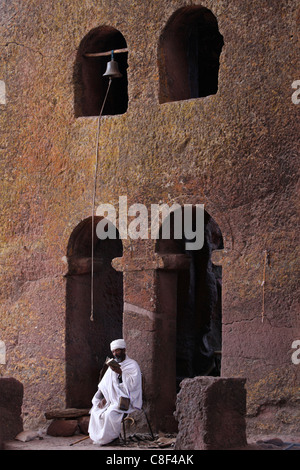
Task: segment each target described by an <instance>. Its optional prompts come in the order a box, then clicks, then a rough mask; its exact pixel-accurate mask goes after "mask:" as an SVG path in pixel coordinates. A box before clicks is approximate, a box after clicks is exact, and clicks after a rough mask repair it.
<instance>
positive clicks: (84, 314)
mask: <svg viewBox="0 0 300 470" xmlns="http://www.w3.org/2000/svg"><path fill="white" fill-rule="evenodd" d="M100 219H101V218H100V217H95V234H94V312H93V321H91V318H90V312H91V241H92V233H91V230H92V218H91V217H89V218H88V219H85V220H83V221H82V222H81V223H80V224H79V225H78V226H77V227H76V228H75V230H74V231H73V233H72V234H71V237H70V240H69V244H68V249H67V258H68V266H69V269H68V273H67V275H66V280H67V286H66V405H67V407H75V408H88V407H89V406H90V405H91V398H92V397H93V395H94V393H95V392H96V390H97V384H98V381H99V372H100V370H101V368H102V366H103V363H104V361H105V358H106V355H107V352H108V351H109V343H110V341H112V340H113V339H115V338H117V337H121V336H122V315H123V275H122V273H120V272H117V271H115V270H114V269H113V267H112V266H111V261H112V259H113V258H117V257H121V256H122V253H123V248H122V242H121V240H120V239H119V238H117V239H115V240H112V239H106V240H99V238H97V236H96V226H97V223H98V222H99V220H100Z"/></svg>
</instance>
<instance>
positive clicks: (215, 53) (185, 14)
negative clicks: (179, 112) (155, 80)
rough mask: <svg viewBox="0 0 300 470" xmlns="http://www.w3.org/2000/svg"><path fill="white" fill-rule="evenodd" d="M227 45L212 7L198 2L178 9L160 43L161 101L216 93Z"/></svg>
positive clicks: (167, 25)
mask: <svg viewBox="0 0 300 470" xmlns="http://www.w3.org/2000/svg"><path fill="white" fill-rule="evenodd" d="M223 45H224V41H223V36H222V35H221V34H220V32H219V28H218V22H217V19H216V17H215V16H214V15H213V13H212V12H211V11H210V10H208V9H207V8H204V7H202V6H195V5H194V6H187V7H182V8H180V9H179V10H177V11H176V12H175V13H174V14H173V15H172V16H171V17H170V19H169V21H168V22H167V24H166V26H165V28H164V30H163V31H162V34H161V36H160V40H159V45H158V67H159V102H160V103H161V104H162V103H167V102H171V101H180V100H187V99H191V98H200V97H204V96H209V95H213V94H216V93H217V91H218V73H219V57H220V54H221V51H222V47H223Z"/></svg>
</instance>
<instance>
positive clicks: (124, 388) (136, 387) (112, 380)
mask: <svg viewBox="0 0 300 470" xmlns="http://www.w3.org/2000/svg"><path fill="white" fill-rule="evenodd" d="M119 365H120V367H121V370H122V383H119V380H118V374H117V373H116V372H114V371H113V370H112V369H111V368H110V367H109V368H108V369H107V371H106V372H105V374H104V376H103V378H102V380H101V381H100V383H99V385H98V392H97V393H96V394H95V395H94V398H93V400H92V403H93V405H94V406H95V405H96V406H97V405H98V403H99V401H100V397H99V395H100V393H99V392H101V393H102V394H103V395H104V398H105V400H106V407H107V406H110V405H117V404H118V403H119V398H120V397H121V396H123V397H127V398H129V399H130V408H129V409H128V411H127V413H130V412H132V411H134V409H141V408H142V375H141V370H140V367H139V365H138V363H137V362H136V361H134V360H133V359H130V358H129V357H128V356H126V358H125V359H124V361H122V362H120V363H119Z"/></svg>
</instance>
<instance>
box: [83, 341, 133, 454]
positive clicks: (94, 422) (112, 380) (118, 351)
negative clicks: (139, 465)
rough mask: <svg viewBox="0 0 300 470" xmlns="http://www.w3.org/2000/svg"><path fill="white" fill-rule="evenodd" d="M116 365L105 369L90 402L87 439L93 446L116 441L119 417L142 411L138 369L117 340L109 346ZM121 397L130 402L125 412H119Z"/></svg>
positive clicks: (119, 423)
mask: <svg viewBox="0 0 300 470" xmlns="http://www.w3.org/2000/svg"><path fill="white" fill-rule="evenodd" d="M110 349H111V351H112V353H113V356H114V358H115V360H116V361H117V362H118V364H117V365H111V366H109V367H108V369H107V371H106V372H105V374H104V376H103V377H102V379H101V380H100V383H99V385H98V391H97V392H96V394H95V395H94V397H93V399H92V404H93V407H92V409H91V410H90V423H89V435H90V438H91V439H92V441H93V443H94V444H99V445H105V444H108V443H109V442H111V441H113V440H114V439H116V438H117V437H119V435H120V432H121V424H122V418H123V414H124V413H125V412H126V413H131V412H132V411H134V410H135V409H141V407H142V378H141V371H140V368H139V365H138V364H137V362H136V361H134V360H133V359H130V358H129V357H127V356H126V344H125V341H124V340H123V339H117V340H115V341H113V342H112V343H111V344H110ZM121 397H126V398H129V399H130V404H129V408H128V410H127V411H124V410H123V409H120V406H119V401H120V398H121Z"/></svg>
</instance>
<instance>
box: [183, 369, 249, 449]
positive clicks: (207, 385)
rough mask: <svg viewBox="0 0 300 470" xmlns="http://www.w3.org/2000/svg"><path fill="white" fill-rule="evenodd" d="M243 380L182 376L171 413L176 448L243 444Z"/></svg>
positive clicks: (245, 443) (227, 446) (220, 447)
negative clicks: (173, 419)
mask: <svg viewBox="0 0 300 470" xmlns="http://www.w3.org/2000/svg"><path fill="white" fill-rule="evenodd" d="M244 385H245V380H243V379H235V378H234V379H231V378H226V379H224V378H214V377H195V378H194V379H185V380H183V382H182V383H181V390H180V392H179V394H178V396H177V402H176V412H175V416H176V419H177V420H178V435H177V438H176V444H175V448H176V449H180V450H193V449H200V450H222V449H230V448H239V447H243V446H246V445H247V439H246V420H245V414H246V390H245V386H244Z"/></svg>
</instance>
